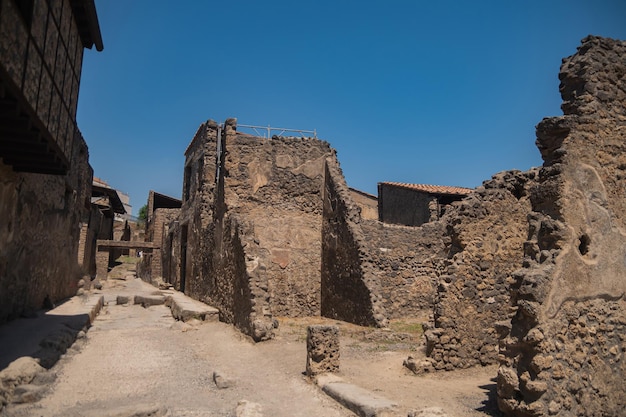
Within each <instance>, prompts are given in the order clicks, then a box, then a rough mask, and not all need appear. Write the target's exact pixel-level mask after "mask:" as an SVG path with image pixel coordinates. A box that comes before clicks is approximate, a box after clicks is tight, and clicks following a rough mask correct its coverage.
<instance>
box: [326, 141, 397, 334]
mask: <svg viewBox="0 0 626 417" xmlns="http://www.w3.org/2000/svg"><path fill="white" fill-rule="evenodd" d="M323 200H324V201H323V204H324V216H323V217H324V218H323V226H322V286H321V292H322V294H321V302H322V306H321V307H322V315H323V316H326V317H330V318H335V319H339V320H345V321H348V322H352V323H355V324H360V325H365V326H376V327H387V326H388V323H389V320H388V316H387V312H386V310H385V307H384V303H383V298H382V295H381V289H380V282H379V280H378V278H377V277H376V276H375V275H374V273H373V272H372V271H371V268H368V265H367V263H368V259H367V245H366V244H365V237H364V234H363V230H362V229H361V226H360V223H361V216H360V212H359V207H358V206H357V205H356V204H355V203H354V202H353V201H352V198H351V197H350V192H349V189H348V186H347V184H346V182H345V178H344V176H343V173H342V171H341V168H340V166H339V161H338V160H337V157H336V153H333V154H332V155H331V156H329V157H328V158H326V164H325V180H324V195H323Z"/></svg>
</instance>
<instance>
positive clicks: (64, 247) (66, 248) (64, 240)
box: [0, 130, 92, 322]
mask: <svg viewBox="0 0 626 417" xmlns="http://www.w3.org/2000/svg"><path fill="white" fill-rule="evenodd" d="M74 134H75V139H74V141H73V143H74V147H73V149H72V154H71V155H72V159H71V161H72V164H71V169H70V171H69V172H68V174H67V175H63V176H60V175H44V174H29V173H17V172H14V171H13V170H12V169H11V167H10V166H8V165H5V164H4V163H2V162H1V161H0V219H3V220H2V221H1V222H0V288H2V291H0V322H4V321H6V320H9V319H13V318H16V317H18V316H19V315H20V314H22V313H24V312H27V311H29V310H33V309H39V308H42V307H43V306H44V300H45V304H46V305H49V304H50V302H52V303H56V302H58V301H60V300H62V299H64V298H66V297H69V296H72V295H74V294H75V293H76V290H77V286H76V285H77V282H78V280H79V279H80V278H81V275H82V272H83V271H81V269H80V268H79V264H78V243H79V232H80V223H81V221H84V220H85V219H86V218H88V216H89V205H88V202H89V196H90V195H91V180H92V177H91V174H92V171H91V168H90V167H89V162H88V158H89V155H88V151H87V145H86V144H85V142H84V141H83V139H82V136H81V135H80V133H79V132H78V131H77V130H76V131H75V132H74Z"/></svg>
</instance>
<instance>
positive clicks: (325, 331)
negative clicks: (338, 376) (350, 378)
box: [306, 325, 339, 376]
mask: <svg viewBox="0 0 626 417" xmlns="http://www.w3.org/2000/svg"><path fill="white" fill-rule="evenodd" d="M306 345H307V357H306V373H307V375H308V376H313V375H317V374H321V373H325V372H336V371H338V370H339V329H338V328H337V326H327V325H314V326H309V327H308V328H307V339H306Z"/></svg>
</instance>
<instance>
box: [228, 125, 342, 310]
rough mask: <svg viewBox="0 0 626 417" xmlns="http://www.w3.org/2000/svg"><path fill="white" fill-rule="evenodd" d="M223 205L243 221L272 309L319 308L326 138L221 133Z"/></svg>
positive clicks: (327, 152)
mask: <svg viewBox="0 0 626 417" xmlns="http://www.w3.org/2000/svg"><path fill="white" fill-rule="evenodd" d="M225 148H226V158H225V170H224V172H225V179H224V181H225V204H226V207H227V211H228V213H229V215H231V216H232V217H233V218H236V219H238V224H240V225H243V224H246V225H248V227H249V228H250V230H249V233H251V234H252V235H251V236H250V238H251V241H250V242H249V244H248V245H246V248H245V251H246V254H248V253H250V252H251V251H254V252H255V254H256V255H255V256H256V257H257V258H258V262H259V263H260V265H261V266H262V268H264V270H265V274H266V275H267V285H268V288H267V292H268V295H269V302H270V309H271V313H272V314H273V315H275V316H289V317H301V316H317V315H319V314H320V264H321V252H322V247H321V233H322V230H321V228H322V197H321V195H322V187H323V178H324V176H323V172H324V171H323V167H324V160H325V158H326V156H327V155H329V154H330V152H331V149H330V146H329V145H328V143H326V142H324V141H321V140H317V139H311V138H299V137H274V138H271V139H264V138H259V137H253V136H247V135H236V136H232V137H231V136H228V138H227V142H226V147H225Z"/></svg>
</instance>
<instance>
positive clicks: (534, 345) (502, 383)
mask: <svg viewBox="0 0 626 417" xmlns="http://www.w3.org/2000/svg"><path fill="white" fill-rule="evenodd" d="M624 57H626V42H624V41H617V40H613V39H608V38H600V37H596V36H589V37H587V38H585V39H583V40H582V44H581V46H580V47H579V48H578V51H577V52H576V53H575V54H574V55H572V56H570V57H568V58H565V59H564V60H563V63H562V66H561V72H560V74H559V79H560V80H561V85H560V91H561V95H562V98H563V104H562V106H561V107H562V109H563V112H564V113H565V115H564V116H561V117H554V118H548V119H544V120H543V121H542V122H541V123H539V125H538V126H537V146H538V148H539V149H540V151H541V154H542V157H543V159H544V165H543V167H542V168H541V170H540V172H539V179H538V185H537V186H536V187H535V188H534V190H533V193H532V197H531V201H532V207H533V212H532V213H531V215H530V216H529V238H528V240H527V242H525V244H524V263H523V268H522V269H520V270H518V271H517V272H516V273H515V274H514V275H513V276H512V278H513V279H512V281H513V291H512V302H513V305H514V307H515V308H516V314H515V316H514V317H513V319H512V321H511V328H510V331H509V332H508V334H507V335H506V337H505V338H504V339H503V340H502V342H501V347H500V367H499V370H498V377H497V387H498V388H497V390H498V404H499V407H500V409H501V411H502V412H504V414H505V415H510V416H516V417H519V416H522V417H526V416H545V415H553V416H565V415H579V416H595V415H619V414H620V413H621V412H622V411H623V408H624V406H626V382H625V381H626V378H625V376H626V365H625V362H624V360H623V357H624V354H625V353H626V352H625V348H624V346H625V345H624V334H626V333H625V332H626V301H625V300H624V295H625V294H626V265H624V261H623V256H624V250H625V249H626V232H625V231H626V219H625V218H624V216H625V215H624V213H626V202H624V201H623V198H621V197H620V196H621V195H623V180H624V179H626V172H624V171H625V170H626V163H625V162H624V161H625V160H624V151H623V144H624V143H625V142H626V131H625V129H624V126H625V121H626V105H625V104H626V87H625V83H626V80H625V79H624V74H625V73H626V59H624Z"/></svg>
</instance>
